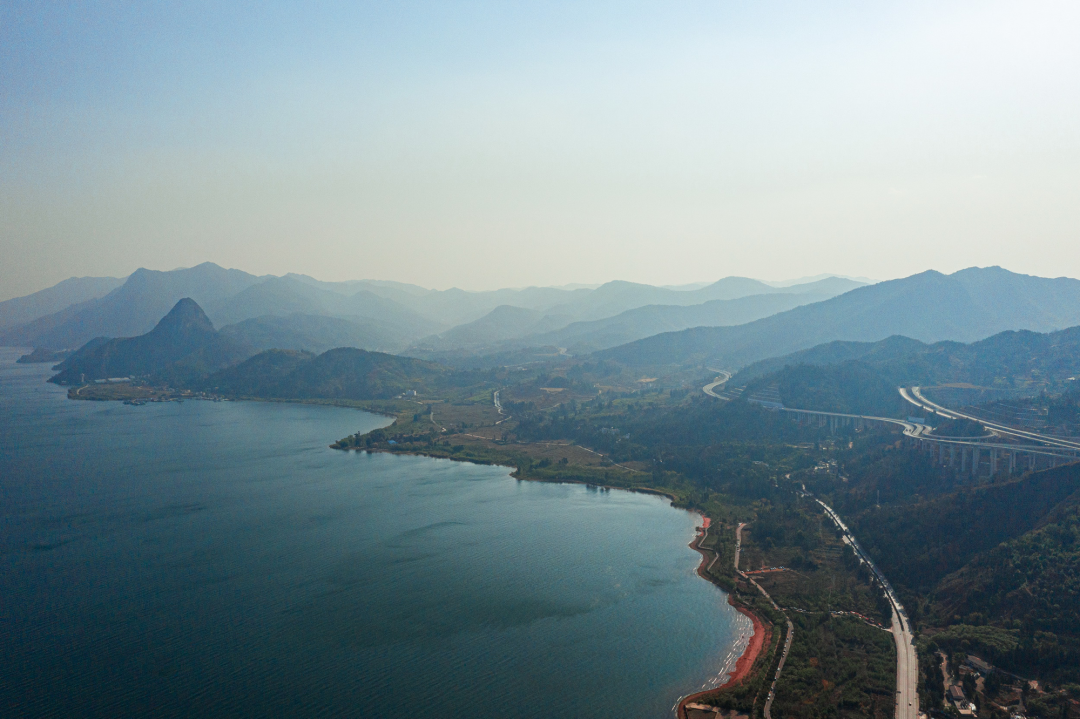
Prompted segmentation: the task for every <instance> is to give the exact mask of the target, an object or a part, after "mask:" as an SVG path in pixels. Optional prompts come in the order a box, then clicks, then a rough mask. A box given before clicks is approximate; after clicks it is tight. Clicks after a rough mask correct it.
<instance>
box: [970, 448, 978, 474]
mask: <svg viewBox="0 0 1080 719" xmlns="http://www.w3.org/2000/svg"><path fill="white" fill-rule="evenodd" d="M971 476H972V477H977V476H979V448H978V447H972V448H971Z"/></svg>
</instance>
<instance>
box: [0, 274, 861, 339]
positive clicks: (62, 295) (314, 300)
mask: <svg viewBox="0 0 1080 719" xmlns="http://www.w3.org/2000/svg"><path fill="white" fill-rule="evenodd" d="M117 285H118V286H117ZM857 286H859V283H858V282H855V281H852V280H846V279H841V278H826V279H823V280H819V281H815V282H811V283H806V284H801V285H794V286H789V287H781V288H775V287H771V286H769V285H767V284H765V283H762V282H759V281H757V280H751V279H747V278H740V277H728V278H724V279H721V280H719V281H717V282H714V283H711V284H709V285H707V286H705V287H699V288H696V289H688V290H680V289H670V288H663V287H653V286H650V285H640V284H635V283H630V282H609V283H607V284H605V285H601V286H600V287H597V288H594V289H590V288H577V289H557V288H551V287H527V288H523V289H504V290H495V291H490V292H466V291H464V290H459V289H450V290H428V289H425V288H422V287H417V286H415V285H407V284H404V283H397V282H383V281H373V280H356V281H349V282H322V281H319V280H316V279H313V278H311V277H307V276H305V275H297V274H288V275H285V276H282V277H274V276H262V277H259V276H255V275H252V274H248V273H246V272H242V271H240V270H227V269H224V268H221V267H219V266H217V265H215V264H213V263H204V264H202V265H198V266H196V267H191V268H187V269H181V270H173V271H169V272H159V271H155V270H147V269H139V270H137V271H136V272H134V273H133V274H132V275H130V276H129V277H128V278H126V279H125V280H117V279H113V278H81V279H72V280H68V281H66V282H64V283H61V284H60V285H57V286H56V287H53V288H50V289H49V290H43V291H42V292H39V293H35V294H34V295H31V296H28V297H25V298H17V299H15V300H9V301H7V302H4V303H0V318H4V321H5V322H7V325H6V326H0V344H3V345H13V346H32V347H41V348H45V349H51V350H61V349H70V348H75V347H79V346H81V345H83V344H85V343H86V342H88V341H90V340H91V339H93V338H95V337H102V336H104V337H132V336H137V335H141V334H144V333H146V332H148V331H149V330H150V329H152V328H153V327H154V325H155V323H156V322H157V320H158V319H159V318H161V317H162V316H163V315H164V314H165V313H166V312H168V311H169V309H170V308H171V307H172V306H173V305H174V304H175V303H176V302H177V301H179V300H180V299H181V298H184V297H187V298H191V299H192V300H194V301H195V302H196V303H197V304H199V305H200V306H201V307H202V308H203V309H205V311H206V314H207V316H208V317H209V318H210V320H211V321H212V322H213V323H214V324H215V325H216V326H218V327H221V328H223V329H226V328H229V327H231V326H233V325H243V324H244V323H248V324H247V325H245V326H244V327H242V328H239V329H229V330H228V333H230V334H237V333H240V334H244V333H245V332H248V331H250V332H253V333H254V334H255V335H257V336H258V342H257V344H258V345H259V346H269V347H277V348H283V349H302V350H308V351H318V350H320V349H325V348H328V347H329V346H332V345H335V344H337V343H339V342H344V343H345V344H355V345H356V346H359V347H361V348H364V349H372V350H382V351H387V352H397V353H402V352H406V351H407V350H408V349H409V348H412V349H413V350H415V351H412V352H410V353H412V354H420V355H422V354H423V353H424V352H426V351H433V350H446V349H452V350H463V351H467V352H477V351H485V350H487V349H489V348H491V347H492V346H497V345H499V343H502V342H506V341H510V340H514V341H515V342H516V345H515V346H522V345H524V346H537V344H538V343H541V344H542V343H546V342H550V341H552V340H553V339H560V338H548V337H538V338H526V335H529V334H530V333H531V334H539V335H542V334H544V333H546V332H550V331H553V330H557V329H559V328H562V327H566V326H567V325H570V324H571V323H574V322H588V321H602V320H603V319H605V318H608V317H613V316H616V315H619V314H620V313H623V312H626V311H628V310H634V309H637V308H640V307H644V306H646V305H660V306H663V307H670V308H678V307H688V308H694V307H696V308H697V309H688V310H687V311H686V318H684V319H681V320H680V319H678V317H677V316H678V315H680V312H679V311H678V310H677V309H670V310H667V311H666V315H665V318H664V320H663V321H661V322H659V324H658V323H657V322H655V321H653V322H652V323H651V324H650V323H649V322H645V323H644V324H642V329H639V330H632V331H630V332H626V331H625V330H624V331H622V332H621V333H618V332H617V333H613V334H611V333H609V334H610V339H608V340H607V344H606V345H604V346H610V345H611V344H619V343H621V342H625V341H629V340H631V339H637V338H639V337H642V336H646V334H648V333H650V332H652V331H653V328H654V327H660V328H663V329H672V328H675V327H686V326H690V324H694V323H698V322H716V323H730V322H731V321H745V320H746V319H747V318H750V317H756V316H761V315H762V313H770V312H773V311H775V310H776V308H777V307H781V306H793V305H794V304H797V303H800V302H805V301H814V300H817V299H821V298H823V297H825V296H832V295H835V294H836V293H839V292H844V291H846V290H848V289H851V288H852V287H857ZM749 295H754V296H762V297H765V296H783V297H784V299H780V300H774V301H773V302H772V303H771V304H770V302H768V301H766V302H763V303H762V304H761V309H759V310H756V311H751V312H749V313H748V312H747V311H746V310H745V309H744V310H742V311H741V314H740V313H739V311H735V313H734V315H733V316H734V317H735V319H734V320H732V319H730V318H728V317H727V316H726V315H725V312H724V311H723V310H722V309H721V308H719V307H715V306H709V307H706V306H705V305H708V303H710V302H714V303H715V302H718V301H729V300H733V299H736V298H743V297H746V296H749ZM793 298H799V299H793ZM68 299H70V300H71V303H70V304H67V305H64V302H65V301H67V300H68ZM507 308H510V309H507ZM515 312H516V314H513V313H515ZM511 314H513V316H514V319H513V320H511V321H507V318H508V317H509V316H510V315H511ZM654 314H655V311H654ZM316 317H320V318H333V319H337V320H342V321H344V322H345V323H349V324H343V323H342V322H336V323H334V322H327V321H325V320H314V319H313V318H316ZM271 318H273V319H271ZM252 320H258V322H257V323H255V325H257V326H255V325H253V324H251V321H252ZM624 320H626V318H623V320H616V324H619V323H622V324H623V326H624V327H627V326H629V325H632V324H633V321H632V320H631V321H630V322H629V324H628V323H627V322H626V321H624ZM583 329H586V330H587V329H588V328H583ZM642 332H644V333H646V334H642ZM599 346H601V345H596V344H592V345H589V348H592V349H595V348H597V347H599ZM496 349H497V351H505V350H506V349H507V348H506V347H496ZM511 349H512V348H511Z"/></svg>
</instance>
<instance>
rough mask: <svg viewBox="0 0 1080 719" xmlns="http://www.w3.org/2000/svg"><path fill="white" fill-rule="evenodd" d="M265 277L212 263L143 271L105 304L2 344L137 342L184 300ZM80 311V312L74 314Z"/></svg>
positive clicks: (19, 332) (53, 319)
mask: <svg viewBox="0 0 1080 719" xmlns="http://www.w3.org/2000/svg"><path fill="white" fill-rule="evenodd" d="M259 281H261V278H259V277H256V276H255V275H250V274H248V273H246V272H242V271H240V270H226V269H224V268H222V267H218V266H217V265H215V264H213V263H211V262H205V263H203V264H201V265H197V266H195V267H190V268H186V269H182V270H172V271H169V272H159V271H157V270H147V269H139V270H136V271H135V272H133V273H132V274H131V275H130V276H129V277H128V278H127V280H125V281H124V284H123V285H121V286H120V287H118V288H116V289H115V290H113V291H111V292H109V293H108V294H107V295H105V296H104V297H101V298H100V299H96V300H91V301H89V302H86V303H84V304H83V305H81V306H78V307H75V308H69V310H64V311H62V312H61V313H59V317H57V316H55V315H50V316H46V317H42V318H39V319H38V320H35V321H34V322H31V323H30V324H28V325H23V326H21V327H16V328H14V329H11V330H8V331H7V332H5V333H3V334H2V335H0V344H5V345H15V346H20V345H22V346H33V347H48V348H52V349H63V348H69V347H79V346H81V345H83V344H85V343H86V342H88V341H89V340H91V339H93V338H94V337H134V336H137V335H141V334H145V333H146V332H149V331H150V330H151V329H152V328H153V327H154V326H155V325H156V324H157V322H158V320H160V319H161V318H162V316H164V315H165V314H166V313H168V312H169V310H170V309H171V308H172V307H173V305H175V304H176V303H177V302H178V301H179V300H181V299H183V298H185V297H187V298H190V299H192V300H194V301H195V302H196V303H198V304H199V305H200V306H210V305H212V304H213V303H215V302H216V301H218V300H220V299H223V298H225V297H228V296H230V295H235V294H237V293H239V292H240V291H242V290H244V289H246V288H247V287H250V286H251V285H253V284H255V283H257V282H259ZM70 310H74V311H70Z"/></svg>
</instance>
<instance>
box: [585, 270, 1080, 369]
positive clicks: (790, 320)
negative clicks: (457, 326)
mask: <svg viewBox="0 0 1080 719" xmlns="http://www.w3.org/2000/svg"><path fill="white" fill-rule="evenodd" d="M1077 324H1080V281H1078V280H1074V279H1070V278H1064V277H1062V278H1057V279H1047V278H1042V277H1032V276H1029V275H1020V274H1015V273H1012V272H1009V271H1007V270H1003V269H1001V268H1000V267H990V268H971V269H967V270H962V271H960V272H956V273H954V274H952V275H943V274H941V273H940V272H934V271H928V272H923V273H921V274H917V275H913V276H911V277H906V278H903V279H899V280H892V281H889V282H881V283H879V284H876V285H870V286H866V287H859V288H857V289H855V290H852V291H851V292H847V293H845V294H842V295H839V296H838V297H834V298H832V299H829V300H825V301H823V302H817V303H815V304H810V305H804V306H802V307H797V308H795V309H792V310H789V311H787V312H781V313H779V314H776V315H773V316H771V317H767V318H764V319H761V320H757V321H755V322H750V323H748V324H744V325H738V326H735V327H697V328H693V329H688V330H683V331H680V332H668V333H664V334H660V335H656V336H653V337H649V338H646V339H642V340H638V341H636V342H631V343H628V344H626V345H622V346H619V347H614V348H611V349H608V350H604V351H601V352H598V353H597V356H598V357H601V358H607V359H614V360H618V361H620V362H624V363H626V364H631V365H662V364H673V363H674V364H683V363H702V362H707V363H719V365H722V366H724V367H727V368H732V369H734V368H738V367H742V366H745V365H747V364H750V363H751V362H755V361H757V360H761V359H765V358H768V357H775V356H777V355H784V354H788V353H791V352H796V351H798V350H802V349H808V348H810V347H813V346H815V345H818V344H822V343H826V342H831V341H834V340H845V341H861V342H866V341H870V342H874V341H877V340H881V339H884V338H886V337H889V336H890V335H895V334H899V335H904V336H906V337H911V338H913V339H917V340H920V341H923V342H936V341H939V340H956V341H961V342H972V341H975V340H979V339H982V338H984V337H988V336H990V335H993V334H996V333H998V332H1001V331H1004V330H1020V329H1028V330H1033V331H1037V332H1047V331H1052V330H1057V329H1061V328H1064V327H1069V326H1073V325H1077Z"/></svg>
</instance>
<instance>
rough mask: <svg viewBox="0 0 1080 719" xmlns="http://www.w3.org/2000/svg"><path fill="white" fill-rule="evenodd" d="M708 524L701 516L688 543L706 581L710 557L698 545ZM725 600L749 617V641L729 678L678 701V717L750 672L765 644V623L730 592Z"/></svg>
mask: <svg viewBox="0 0 1080 719" xmlns="http://www.w3.org/2000/svg"><path fill="white" fill-rule="evenodd" d="M710 524H711V520H710V519H709V518H708V517H705V516H703V517H702V527H701V529H702V531H701V532H700V533H699V534H698V536H697V537H695V538H694V541H693V542H691V543H690V547H691V548H692V549H694V550H695V551H697V552H698V553H699V554H700V555H701V564H699V565H698V568H697V573H698V576H699V577H701V578H702V579H705V580H706V581H708V579H709V578H708V576H706V574H705V567H706V562H708V561H709V560H710V559H711V557H710V555H709V554H708V553H707V551H706V550H704V549H702V548H701V547H700V546H699V545H700V542H701V540H702V539H704V538H705V531H704V530H706V529H708V527H709V525H710ZM727 600H728V604H730V605H731V606H733V607H735V609H736V610H737V611H738V612H740V613H742V614H744V615H746V616H747V617H749V618H750V621H751V622H752V623H753V626H754V633H753V635H751V637H750V641H749V642H747V644H746V649H745V650H743V653H742V656H741V657H739V659H738V661H736V662H735V671H734V672H732V673H731V678H730V679H728V680H727V681H726V682H724V683H723V684H721V685H720V686H718V687H716V688H714V689H708V690H706V691H703V692H696V693H694V694H691V695H689V696H687V697H684V698H683V700H682V701H680V702H679V708H678V712H677V716H678V717H679V718H680V719H685V718H686V705H687V704H689V703H691V702H696V701H697V700H698V699H700V698H701V697H704V696H705V695H706V694H712V693H713V692H715V691H716V690H717V689H726V688H728V687H731V686H734V685H735V684H737V683H738V682H740V681H742V680H743V679H745V678H746V677H747V675H748V674H750V670H751V669H752V668H753V666H754V662H755V661H757V658H758V655H759V654H761V648H762V647H763V646H764V645H765V623H764V622H762V621H761V619H759V618H758V616H757V615H756V614H754V613H753V612H751V611H750V610H749V609H747V608H746V607H743V606H740V605H738V604H736V603H735V602H733V601H732V599H731V594H728V597H727Z"/></svg>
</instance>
